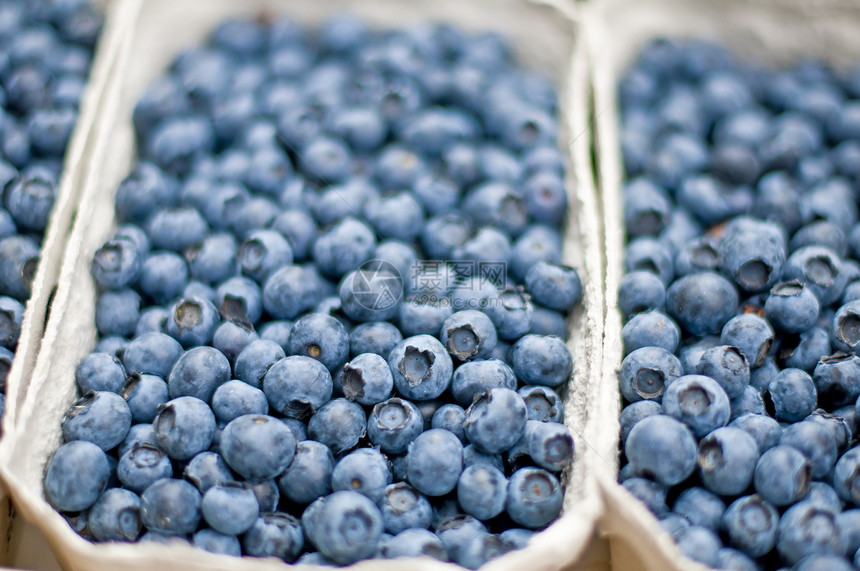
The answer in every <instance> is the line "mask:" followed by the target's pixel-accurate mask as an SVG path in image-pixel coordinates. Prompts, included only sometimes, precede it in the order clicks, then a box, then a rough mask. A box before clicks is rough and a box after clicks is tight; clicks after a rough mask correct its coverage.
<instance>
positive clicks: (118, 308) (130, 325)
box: [0, 288, 140, 345]
mask: <svg viewBox="0 0 860 571" xmlns="http://www.w3.org/2000/svg"><path fill="white" fill-rule="evenodd" d="M2 299H3V298H0V300H2ZM6 299H10V298H6ZM10 300H11V299H10ZM11 301H14V300H11ZM95 317H96V329H98V331H99V334H100V335H103V336H108V335H122V336H125V335H131V334H132V333H134V331H135V328H136V327H137V322H138V320H139V318H140V295H138V293H137V292H136V291H134V290H132V289H128V288H126V289H121V290H112V291H106V292H102V294H101V295H99V298H98V301H97V302H96V315H95ZM16 340H17V338H16ZM5 344H6V345H8V344H9V341H6V342H5Z"/></svg>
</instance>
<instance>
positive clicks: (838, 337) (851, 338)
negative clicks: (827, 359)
mask: <svg viewBox="0 0 860 571" xmlns="http://www.w3.org/2000/svg"><path fill="white" fill-rule="evenodd" d="M858 310H860V302H857V301H851V302H848V303H846V304H845V305H843V306H842V307H840V308H839V309H838V310H837V311H836V314H835V315H834V316H833V325H832V327H831V338H832V339H833V344H834V347H836V349H838V350H840V351H846V352H853V351H854V350H855V349H856V348H857V345H858V343H860V335H858V331H857V329H858V325H860V315H858Z"/></svg>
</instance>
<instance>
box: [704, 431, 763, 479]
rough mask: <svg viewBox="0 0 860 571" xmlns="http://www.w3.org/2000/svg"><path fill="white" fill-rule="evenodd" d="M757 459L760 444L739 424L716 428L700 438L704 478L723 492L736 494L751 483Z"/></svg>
mask: <svg viewBox="0 0 860 571" xmlns="http://www.w3.org/2000/svg"><path fill="white" fill-rule="evenodd" d="M758 459H759V449H758V444H756V442H755V440H754V439H753V437H752V436H750V435H749V434H747V433H746V432H744V431H743V430H741V429H740V428H731V427H728V426H725V427H722V428H717V429H716V430H714V431H712V432H711V433H710V434H708V435H707V436H705V437H704V438H702V440H701V441H700V442H699V456H698V460H697V463H698V466H699V471H700V472H701V475H702V482H703V483H704V485H705V487H706V488H707V489H709V490H710V491H712V492H714V493H716V494H720V495H722V496H732V495H737V494H740V493H742V492H743V491H744V490H745V489H747V488H748V487H749V485H750V482H752V478H753V472H754V470H755V467H756V462H757V461H758Z"/></svg>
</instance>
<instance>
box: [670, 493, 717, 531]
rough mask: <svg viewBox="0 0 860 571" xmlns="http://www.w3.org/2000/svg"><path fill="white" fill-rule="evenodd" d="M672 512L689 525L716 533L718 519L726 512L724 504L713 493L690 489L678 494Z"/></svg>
mask: <svg viewBox="0 0 860 571" xmlns="http://www.w3.org/2000/svg"><path fill="white" fill-rule="evenodd" d="M672 510H673V511H674V513H675V514H678V515H681V516H683V517H684V518H686V519H687V521H689V522H690V524H691V525H698V526H701V527H707V528H708V529H712V530H714V531H717V530H718V529H719V527H720V518H721V517H722V515H723V512H725V511H726V504H725V503H724V502H723V500H722V499H721V498H720V497H719V496H718V495H716V494H714V493H713V492H709V491H708V490H706V489H704V488H699V487H692V488H687V489H686V490H684V491H683V492H681V493H680V495H679V496H678V498H677V499H676V500H675V504H674V505H673V506H672Z"/></svg>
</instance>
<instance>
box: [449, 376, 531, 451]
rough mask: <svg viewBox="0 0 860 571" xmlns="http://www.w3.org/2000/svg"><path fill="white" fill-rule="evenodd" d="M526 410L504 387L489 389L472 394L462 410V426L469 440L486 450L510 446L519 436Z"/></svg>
mask: <svg viewBox="0 0 860 571" xmlns="http://www.w3.org/2000/svg"><path fill="white" fill-rule="evenodd" d="M527 419H528V412H527V411H526V406H525V402H524V401H523V399H522V397H520V396H519V395H518V394H517V393H516V392H514V391H513V390H511V389H507V388H493V389H490V390H488V391H486V392H483V393H479V394H478V395H476V396H475V398H474V400H473V401H472V404H471V405H470V406H469V408H468V409H467V410H466V421H465V423H464V428H465V430H466V436H467V438H468V439H469V441H470V442H472V443H473V444H475V445H476V446H478V447H479V448H481V449H482V450H484V451H485V452H489V453H498V452H502V451H504V450H507V449H508V448H510V447H511V446H513V445H514V444H515V443H516V442H517V441H518V440H519V439H520V437H521V436H522V434H523V430H524V429H525V425H526V421H527Z"/></svg>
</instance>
